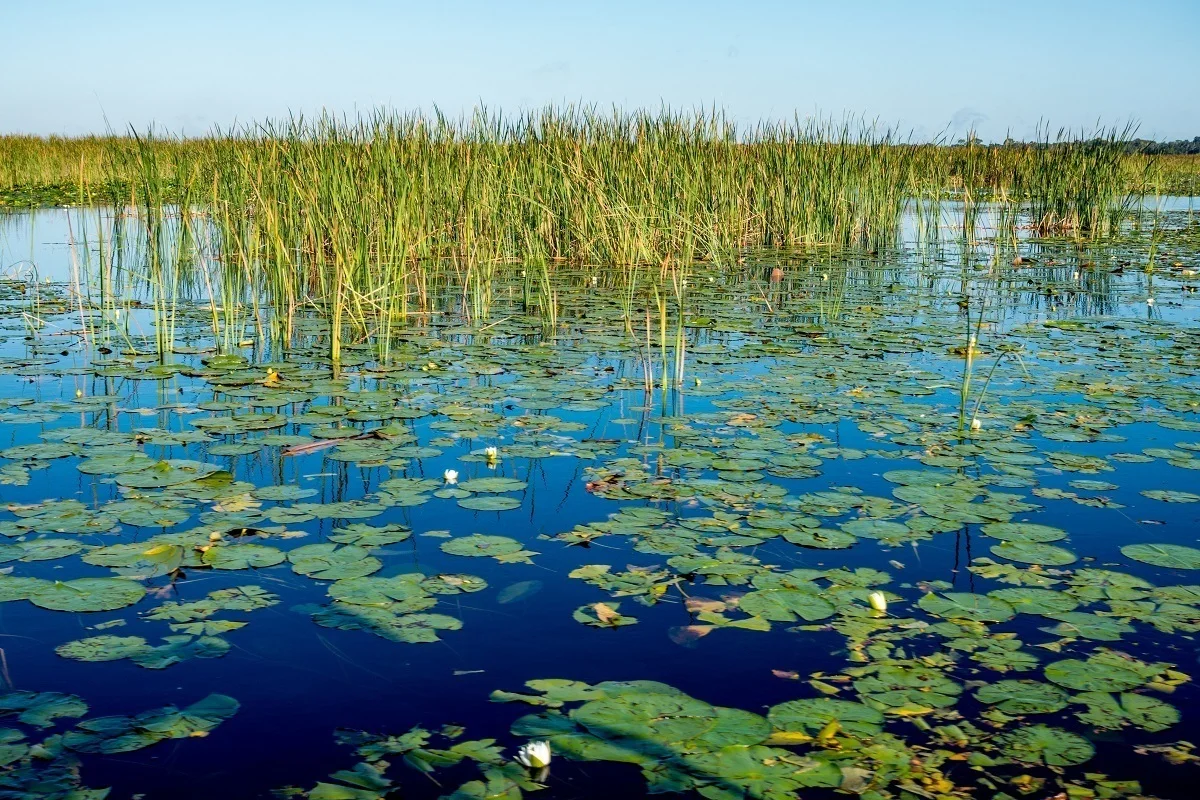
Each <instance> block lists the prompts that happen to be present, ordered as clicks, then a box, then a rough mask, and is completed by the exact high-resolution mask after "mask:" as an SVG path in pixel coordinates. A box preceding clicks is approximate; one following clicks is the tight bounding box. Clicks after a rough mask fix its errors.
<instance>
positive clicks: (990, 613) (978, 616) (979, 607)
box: [917, 592, 1016, 622]
mask: <svg viewBox="0 0 1200 800" xmlns="http://www.w3.org/2000/svg"><path fill="white" fill-rule="evenodd" d="M917 605H919V606H920V607H921V608H923V609H925V611H927V612H929V613H930V614H933V615H935V616H938V617H945V618H946V619H969V620H974V621H975V622H1004V621H1005V620H1008V619H1012V617H1013V615H1014V614H1015V613H1016V612H1015V611H1013V607H1012V606H1010V605H1009V604H1008V603H1006V602H1005V601H1004V600H1000V599H997V598H996V597H993V596H989V595H986V594H970V593H968V592H949V593H947V594H941V595H938V594H927V595H925V596H924V597H922V598H921V599H920V601H918V603H917Z"/></svg>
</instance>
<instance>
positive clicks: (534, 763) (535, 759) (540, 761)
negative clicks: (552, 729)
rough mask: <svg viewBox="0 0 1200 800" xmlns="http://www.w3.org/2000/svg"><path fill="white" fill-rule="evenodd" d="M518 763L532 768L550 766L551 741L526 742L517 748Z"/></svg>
mask: <svg viewBox="0 0 1200 800" xmlns="http://www.w3.org/2000/svg"><path fill="white" fill-rule="evenodd" d="M516 760H517V763H518V764H520V765H521V766H523V767H529V768H530V769H543V768H544V767H548V766H550V743H549V742H547V741H538V742H526V743H525V744H523V745H521V747H520V748H518V750H517V759H516Z"/></svg>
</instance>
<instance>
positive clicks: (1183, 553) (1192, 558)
mask: <svg viewBox="0 0 1200 800" xmlns="http://www.w3.org/2000/svg"><path fill="white" fill-rule="evenodd" d="M1121 553H1122V554H1124V555H1125V556H1126V557H1128V558H1132V559H1134V560H1135V561H1142V562H1145V563H1146V564H1153V565H1154V566H1156V567H1163V568H1165V569H1200V549H1197V548H1195V547H1188V546H1187V545H1182V544H1127V545H1125V546H1124V547H1122V548H1121Z"/></svg>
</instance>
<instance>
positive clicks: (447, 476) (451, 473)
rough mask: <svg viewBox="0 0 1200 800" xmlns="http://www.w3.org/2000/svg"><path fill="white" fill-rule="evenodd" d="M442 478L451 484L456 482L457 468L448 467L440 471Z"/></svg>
mask: <svg viewBox="0 0 1200 800" xmlns="http://www.w3.org/2000/svg"><path fill="white" fill-rule="evenodd" d="M442 478H443V479H444V480H445V481H446V483H448V484H449V485H451V486H453V485H454V484H456V483H458V470H456V469H448V470H446V471H445V472H443V473H442Z"/></svg>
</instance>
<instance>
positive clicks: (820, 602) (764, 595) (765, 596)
mask: <svg viewBox="0 0 1200 800" xmlns="http://www.w3.org/2000/svg"><path fill="white" fill-rule="evenodd" d="M738 608H739V609H740V610H742V611H744V612H746V613H747V614H750V615H751V616H756V617H762V618H763V619H769V620H771V621H772V622H795V621H797V620H806V621H808V622H813V621H815V620H819V619H825V618H826V617H831V616H833V614H834V612H835V611H836V609H835V608H834V606H833V604H832V603H830V602H829V601H828V600H825V599H824V598H822V597H821V596H820V595H818V594H816V593H815V592H808V591H800V590H797V589H763V590H758V591H753V592H750V593H749V594H746V595H744V596H743V597H742V599H741V600H740V601H738Z"/></svg>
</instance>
